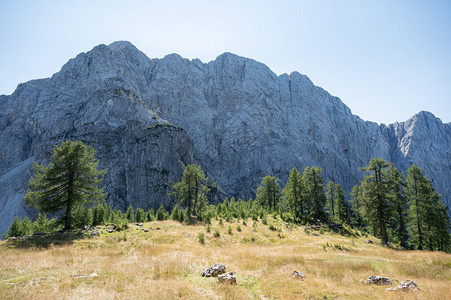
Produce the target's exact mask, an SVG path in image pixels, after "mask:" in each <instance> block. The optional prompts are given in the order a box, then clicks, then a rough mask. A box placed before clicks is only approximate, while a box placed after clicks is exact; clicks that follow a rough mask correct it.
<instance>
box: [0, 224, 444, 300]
mask: <svg viewBox="0 0 451 300" xmlns="http://www.w3.org/2000/svg"><path fill="white" fill-rule="evenodd" d="M247 224H248V225H247V226H244V225H242V224H241V229H242V231H241V232H238V231H237V230H236V228H237V226H238V224H237V223H232V224H229V223H226V222H225V223H224V225H219V224H218V222H217V221H216V222H213V224H212V225H211V232H210V233H207V232H206V230H205V226H201V225H196V226H183V225H181V224H180V223H177V222H173V221H164V222H150V223H145V224H144V228H147V229H150V231H149V232H144V231H143V230H141V229H137V226H135V225H131V226H130V228H129V229H128V230H127V231H126V232H125V235H126V240H124V232H117V233H111V234H109V233H106V232H104V231H102V235H101V236H100V237H96V238H80V237H79V236H78V237H77V239H73V240H70V239H68V240H66V241H60V242H59V244H58V245H53V244H48V243H41V242H39V240H38V239H40V238H39V237H38V238H35V240H33V242H35V243H34V244H33V243H26V244H23V243H17V241H15V242H13V241H4V242H0V299H174V298H182V299H200V298H202V299H204V298H205V299H405V298H408V299H450V295H451V284H450V279H451V255H449V254H445V253H442V252H427V251H397V250H393V249H388V248H384V247H381V246H379V245H377V244H376V243H375V244H367V243H366V242H365V239H366V238H364V237H360V238H349V237H343V236H341V235H338V234H332V233H324V234H321V235H320V236H313V235H308V234H307V233H305V232H304V228H303V227H294V228H292V229H288V228H286V227H285V226H284V225H282V224H283V223H282V222H280V221H276V220H273V219H272V218H271V220H270V221H269V224H268V225H263V224H262V223H258V227H257V228H254V227H253V226H252V221H251V220H248V221H247ZM270 224H274V225H275V226H276V227H278V228H281V229H282V231H281V232H276V231H271V230H269V225H270ZM229 225H230V226H231V227H232V229H233V233H232V235H229V234H228V233H227V229H228V226H229ZM215 229H218V230H219V232H220V234H221V235H220V237H217V238H215V237H214V236H213V233H214V232H215ZM201 232H202V233H204V234H205V244H201V243H199V240H198V234H199V233H201ZM279 234H280V235H281V236H283V237H279ZM374 241H375V242H376V240H374ZM42 244H44V245H45V247H38V246H36V245H42ZM33 245H34V246H33ZM334 245H340V246H339V247H338V248H341V249H344V250H340V249H337V248H336V247H335V246H334ZM216 262H221V263H224V264H225V265H226V267H227V270H228V271H234V272H235V273H236V275H237V282H238V285H237V286H228V285H223V284H220V283H219V282H218V281H217V279H216V278H203V277H201V276H200V272H201V271H202V270H203V269H204V268H206V267H208V266H210V265H212V264H213V263H216ZM294 270H299V271H302V272H304V273H305V274H306V276H307V277H306V279H305V280H297V279H294V278H292V277H291V276H290V275H289V273H290V272H292V271H294ZM93 272H96V273H97V274H98V275H99V276H98V277H87V278H77V277H75V276H74V275H85V276H88V275H90V274H92V273H93ZM373 274H375V275H383V276H387V277H389V278H392V279H395V280H399V281H403V280H405V279H411V280H414V281H415V282H417V283H418V285H419V287H420V289H421V291H419V292H411V293H403V292H387V291H386V290H385V289H386V287H385V286H375V285H367V284H364V283H363V281H364V280H365V279H366V278H367V277H369V276H370V275H373Z"/></svg>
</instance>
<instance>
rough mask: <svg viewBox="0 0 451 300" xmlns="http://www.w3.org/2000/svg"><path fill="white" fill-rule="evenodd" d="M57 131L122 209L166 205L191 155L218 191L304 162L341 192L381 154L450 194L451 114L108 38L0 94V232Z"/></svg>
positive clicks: (233, 61)
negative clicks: (381, 103)
mask: <svg viewBox="0 0 451 300" xmlns="http://www.w3.org/2000/svg"><path fill="white" fill-rule="evenodd" d="M387 109H390V108H387ZM66 139H71V140H81V141H82V142H83V143H85V144H88V145H91V146H93V147H94V148H95V149H96V150H97V157H98V159H99V160H100V168H106V169H108V173H107V176H106V178H105V181H104V184H105V190H106V192H107V193H108V199H107V200H108V203H109V204H110V205H111V206H113V207H116V208H120V209H123V210H124V209H126V208H127V207H128V205H129V204H132V205H133V207H142V208H144V209H148V208H154V209H156V208H158V207H159V205H160V204H163V205H164V206H165V207H166V208H169V207H170V206H171V205H172V203H171V202H170V199H169V197H168V196H167V192H168V190H169V187H170V183H171V182H172V181H177V180H179V178H180V176H181V173H182V170H183V168H184V167H185V166H186V165H187V164H192V163H197V164H200V165H201V166H202V168H203V170H205V171H206V173H207V174H208V175H209V176H210V178H211V179H212V180H213V181H214V182H216V183H217V184H218V185H219V186H220V187H221V191H222V193H223V194H224V195H225V196H228V197H231V196H235V197H241V198H243V199H249V197H254V196H255V189H256V188H257V185H258V183H259V182H260V180H261V178H262V177H263V176H266V175H275V176H277V177H279V178H280V179H281V182H285V181H286V179H287V176H288V172H289V171H290V170H291V169H292V168H293V167H297V168H298V169H299V170H303V169H304V168H305V167H306V166H319V167H322V168H323V170H324V177H325V178H324V179H325V181H328V180H333V181H334V182H337V183H340V184H341V185H342V186H343V188H344V190H345V191H346V192H349V191H350V189H351V188H352V186H353V185H355V184H357V183H358V182H359V180H360V179H361V178H362V173H361V171H359V169H358V168H359V167H363V166H366V165H367V164H368V162H369V161H370V159H371V158H373V157H380V158H383V159H385V160H387V161H390V162H392V163H394V164H395V165H396V166H397V167H398V168H399V169H400V170H401V171H405V170H406V169H407V168H408V167H409V166H410V165H411V164H416V165H418V166H420V167H421V169H422V170H424V171H425V173H426V175H427V176H428V177H429V178H430V179H431V181H432V182H433V184H434V188H435V189H436V190H437V191H438V192H439V193H441V194H442V195H443V198H442V200H443V201H444V203H445V204H447V205H448V206H449V205H450V199H451V186H450V185H449V179H450V178H451V165H450V164H451V152H450V149H451V125H450V124H444V123H442V121H441V120H440V119H438V118H436V117H435V116H434V115H433V114H431V113H428V112H419V113H418V114H417V115H415V116H413V117H412V118H410V119H409V120H407V121H405V122H399V123H395V124H390V125H384V124H380V125H379V124H376V123H372V122H367V121H364V120H362V119H360V118H359V117H358V116H355V115H353V114H352V112H351V109H350V108H348V107H347V106H346V105H345V104H344V103H343V102H342V101H341V100H340V99H339V98H337V97H334V96H332V95H330V94H329V93H328V92H327V91H326V90H324V89H322V88H320V87H317V86H315V85H314V84H313V83H312V81H311V80H310V79H309V78H308V77H307V76H305V75H302V74H300V73H298V72H292V73H291V74H282V75H280V76H277V75H276V74H275V73H274V72H272V71H271V70H270V69H269V68H268V67H267V66H265V65H264V64H262V63H260V62H257V61H255V60H252V59H249V58H244V57H240V56H238V55H234V54H231V53H224V54H222V55H220V56H218V57H217V58H216V59H215V60H214V61H211V62H209V63H203V62H201V61H200V60H198V59H194V60H188V59H184V58H182V57H180V56H179V55H177V54H170V55H167V56H165V57H164V58H162V59H150V58H148V57H147V56H146V55H145V54H144V53H142V52H141V51H139V50H138V49H137V48H136V47H135V46H133V45H132V44H131V43H129V42H114V43H112V44H110V45H99V46H96V47H94V48H93V49H92V50H91V51H88V52H86V53H81V54H79V55H77V56H76V57H75V58H73V59H70V60H69V61H68V62H67V63H66V64H65V65H64V66H63V67H62V68H61V70H60V71H59V72H57V73H55V74H54V75H53V76H52V77H51V78H46V79H39V80H32V81H29V82H26V83H23V84H19V85H18V87H17V89H16V90H15V91H14V93H13V94H12V95H8V96H5V95H1V96H0V183H3V184H0V189H1V193H0V234H2V233H3V232H4V231H5V230H6V228H7V227H8V224H10V222H11V221H12V219H13V217H14V215H19V216H25V215H29V216H33V211H30V210H29V208H28V207H26V206H25V205H24V204H23V195H24V193H25V191H26V189H27V179H28V178H29V176H30V174H31V167H32V163H31V161H32V160H36V161H37V162H39V163H47V162H48V160H49V157H50V154H51V149H52V147H53V145H55V144H59V143H61V142H62V141H63V140H66Z"/></svg>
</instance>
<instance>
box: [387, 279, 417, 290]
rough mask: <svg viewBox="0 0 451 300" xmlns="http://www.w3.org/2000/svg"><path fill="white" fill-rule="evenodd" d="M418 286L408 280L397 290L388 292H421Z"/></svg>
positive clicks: (396, 288)
mask: <svg viewBox="0 0 451 300" xmlns="http://www.w3.org/2000/svg"><path fill="white" fill-rule="evenodd" d="M419 290H420V289H419V288H418V285H417V284H416V283H415V282H414V281H412V280H410V279H406V280H405V281H403V282H401V283H400V284H399V285H398V286H397V287H395V288H389V289H387V291H403V292H411V291H419Z"/></svg>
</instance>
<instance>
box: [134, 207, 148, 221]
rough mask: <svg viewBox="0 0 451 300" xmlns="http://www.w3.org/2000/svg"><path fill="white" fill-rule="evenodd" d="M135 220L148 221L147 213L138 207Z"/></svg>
mask: <svg viewBox="0 0 451 300" xmlns="http://www.w3.org/2000/svg"><path fill="white" fill-rule="evenodd" d="M135 220H136V222H138V223H142V222H145V221H146V213H145V212H144V210H143V209H142V208H137V209H136V212H135Z"/></svg>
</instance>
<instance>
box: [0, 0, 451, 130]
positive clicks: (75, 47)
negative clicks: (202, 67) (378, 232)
mask: <svg viewBox="0 0 451 300" xmlns="http://www.w3.org/2000/svg"><path fill="white" fill-rule="evenodd" d="M116 40H128V41H130V42H132V43H133V44H134V45H135V46H136V47H138V49H140V50H141V51H143V52H144V53H146V54H147V56H149V57H151V58H154V57H163V56H165V55H166V54H169V53H174V52H175V53H178V54H180V55H182V56H184V57H186V58H200V59H201V60H202V61H204V62H208V61H210V60H213V59H215V57H216V56H218V55H220V54H221V53H223V52H226V51H228V52H233V53H235V54H238V55H241V56H245V57H249V58H253V59H255V60H258V61H260V62H262V63H265V64H266V65H268V66H269V67H270V68H271V69H272V70H273V71H274V72H275V73H277V74H282V73H290V72H292V71H299V72H300V73H302V74H305V75H307V76H309V77H310V79H311V80H312V81H313V82H314V83H315V84H316V85H318V86H321V87H323V88H324V89H326V90H327V91H329V92H330V93H331V94H333V95H335V96H338V97H340V98H341V99H342V100H343V102H344V103H346V104H347V105H348V106H349V107H350V108H351V110H352V111H353V113H354V114H357V115H359V116H360V117H361V118H363V119H365V120H370V121H375V122H378V123H386V124H387V123H393V122H394V121H404V120H406V119H408V118H410V117H411V116H412V115H414V114H415V113H417V112H419V111H421V110H428V111H431V112H432V113H434V114H435V115H436V116H437V117H439V118H441V119H442V121H444V122H450V121H451V1H434V0H424V1H415V0H410V1H401V0H399V1H384V0H380V1H369V0H368V1H367V0H365V1H360V0H358V1H335V0H332V1H313V0H312V1H226V0H223V1H171V0H165V1H113V0H108V1H106V0H105V1H99V0H96V1H94V0H89V1H84V0H78V1H71V0H65V1H43V0H29V1H21V0H0V94H11V93H12V92H13V91H14V89H15V88H16V86H17V84H19V83H21V82H25V81H28V80H31V79H36V78H44V77H49V76H51V75H52V74H53V73H55V72H57V71H59V70H60V68H61V66H62V65H63V64H64V63H66V62H67V60H69V59H70V58H72V57H74V56H75V55H77V54H78V53H80V52H86V51H89V50H90V49H92V48H93V47H94V46H96V45H98V44H101V43H104V44H110V43H111V42H113V41H116Z"/></svg>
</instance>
